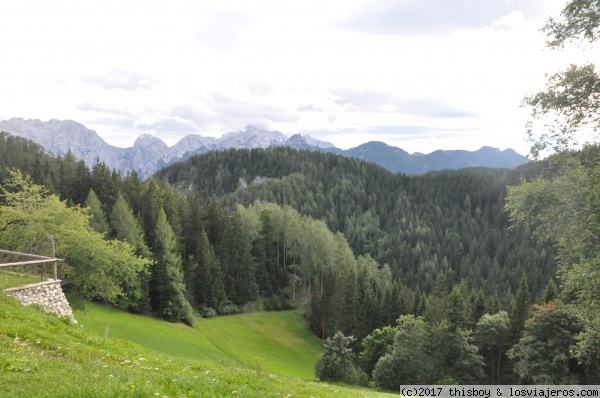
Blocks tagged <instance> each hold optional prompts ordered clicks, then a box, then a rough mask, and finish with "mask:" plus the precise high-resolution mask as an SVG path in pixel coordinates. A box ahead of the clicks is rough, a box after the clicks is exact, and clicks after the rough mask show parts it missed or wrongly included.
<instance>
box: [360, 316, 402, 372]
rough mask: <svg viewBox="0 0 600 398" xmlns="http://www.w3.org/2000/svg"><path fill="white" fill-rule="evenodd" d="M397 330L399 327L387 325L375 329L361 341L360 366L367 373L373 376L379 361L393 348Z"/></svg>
mask: <svg viewBox="0 0 600 398" xmlns="http://www.w3.org/2000/svg"><path fill="white" fill-rule="evenodd" d="M397 331H398V328H397V327H394V326H385V327H383V328H381V329H375V330H373V332H371V334H369V335H368V336H367V337H365V338H364V339H363V341H362V342H361V348H362V351H361V353H360V367H361V369H362V370H363V371H365V373H366V374H367V375H369V376H372V375H373V370H374V369H375V365H377V361H379V359H380V358H381V357H382V356H384V355H385V354H387V353H389V352H390V351H391V350H392V346H393V344H394V337H395V336H396V332H397Z"/></svg>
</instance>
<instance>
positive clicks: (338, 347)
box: [315, 330, 357, 384]
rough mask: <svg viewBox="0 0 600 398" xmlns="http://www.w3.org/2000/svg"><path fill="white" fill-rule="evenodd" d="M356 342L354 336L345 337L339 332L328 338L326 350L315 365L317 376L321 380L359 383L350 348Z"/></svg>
mask: <svg viewBox="0 0 600 398" xmlns="http://www.w3.org/2000/svg"><path fill="white" fill-rule="evenodd" d="M354 340H355V338H354V336H348V337H345V336H344V335H343V334H342V332H340V331H339V330H338V331H337V332H336V333H335V334H334V335H333V337H328V338H327V341H326V343H325V350H324V351H323V353H322V354H321V356H319V359H318V360H317V363H316V364H315V375H316V376H317V377H318V378H319V380H321V381H341V382H344V383H348V384H356V383H357V375H356V369H355V367H354V363H353V362H352V360H353V358H354V353H353V352H352V349H351V348H350V345H351V344H352V343H353V342H354Z"/></svg>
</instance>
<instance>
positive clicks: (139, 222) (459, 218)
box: [0, 135, 581, 389]
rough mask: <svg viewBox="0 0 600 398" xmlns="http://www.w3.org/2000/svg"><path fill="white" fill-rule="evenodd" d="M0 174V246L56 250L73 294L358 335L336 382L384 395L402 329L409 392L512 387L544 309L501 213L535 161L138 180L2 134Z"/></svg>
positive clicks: (271, 152)
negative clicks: (406, 170) (434, 385)
mask: <svg viewBox="0 0 600 398" xmlns="http://www.w3.org/2000/svg"><path fill="white" fill-rule="evenodd" d="M0 162H1V163H2V164H1V166H2V174H1V175H0V177H1V178H2V180H1V181H0V185H1V186H2V195H1V197H0V215H2V217H0V220H2V222H0V243H1V244H3V245H9V246H10V247H7V248H9V249H27V250H37V251H40V250H41V251H43V250H48V246H47V245H46V246H44V245H43V244H42V243H40V242H41V241H43V240H44V234H46V235H49V234H52V235H54V236H55V239H56V241H57V255H59V256H62V257H63V258H65V259H66V260H67V262H68V263H69V265H70V267H67V268H66V269H63V271H62V272H63V275H62V277H63V278H65V279H66V280H67V281H69V282H70V283H69V284H68V285H66V286H67V287H68V289H69V291H70V292H69V294H70V295H71V296H80V297H83V298H84V299H88V300H96V301H100V302H104V303H109V304H111V305H113V306H115V307H118V308H121V309H125V310H129V311H133V312H138V313H148V314H150V313H151V314H155V315H157V316H159V317H160V318H162V319H165V320H168V321H175V322H176V321H184V322H186V323H188V324H193V323H194V321H195V317H196V316H204V317H211V316H215V315H217V314H231V313H236V312H240V311H252V310H261V309H262V310H279V309H286V308H293V307H298V308H303V309H304V310H305V314H306V320H307V322H308V325H309V327H310V328H311V330H312V331H313V332H314V333H315V334H316V335H317V336H319V337H321V338H326V337H332V336H334V335H335V334H336V331H341V333H343V334H344V335H346V336H348V335H352V336H354V338H355V339H354V340H352V339H350V340H343V341H348V342H350V341H352V343H351V348H352V349H353V351H354V352H355V353H357V354H360V357H359V358H360V360H359V361H357V363H358V364H360V366H361V368H362V371H360V372H364V373H362V374H363V376H361V375H360V372H358V371H357V373H356V374H355V375H354V376H353V377H352V379H348V380H347V381H349V382H360V380H363V381H364V380H366V379H367V378H375V380H376V381H377V382H378V383H379V384H380V385H382V386H387V387H388V388H392V389H394V388H395V386H394V383H395V381H393V380H392V381H389V380H388V381H386V377H387V376H386V375H385V374H383V373H381V371H380V372H379V373H378V372H377V371H376V369H377V368H376V364H377V362H378V360H379V359H380V358H381V357H382V356H383V355H384V354H385V353H386V352H387V353H391V352H392V350H393V352H396V351H398V352H405V351H402V350H405V349H407V348H406V347H404V348H402V347H401V346H398V347H396V341H395V340H394V338H393V336H394V335H395V334H397V333H399V332H400V331H403V333H404V332H406V333H408V331H410V330H415V331H418V330H423V331H424V334H423V335H422V336H421V335H419V336H421V337H418V336H416V337H415V336H413V337H414V338H416V339H417V340H415V341H414V344H412V343H411V344H412V345H411V347H410V350H409V351H410V352H411V353H412V354H410V355H411V356H414V355H417V356H419V357H423V358H427V359H426V361H425V360H424V361H425V362H427V361H430V363H429V364H427V363H425V362H423V363H422V365H423V366H429V369H434V370H435V371H428V372H425V373H423V374H422V376H423V377H425V376H426V377H428V378H421V379H418V378H413V379H412V380H413V381H424V382H427V383H430V382H434V381H439V380H442V379H444V378H450V379H447V380H450V381H452V380H454V381H459V382H463V383H466V382H469V383H470V382H478V381H482V380H484V381H488V382H494V381H496V382H497V381H498V380H500V379H499V376H496V373H497V372H498V371H499V370H500V369H501V370H502V372H503V374H504V376H503V377H502V380H501V381H514V380H515V379H514V377H515V370H514V369H515V368H513V367H512V364H510V365H509V362H508V360H507V355H508V354H507V351H508V349H509V348H510V347H511V346H513V345H515V344H516V343H517V342H518V341H519V338H520V336H521V335H522V334H523V333H527V327H526V324H525V321H526V320H527V319H528V318H529V317H530V315H531V305H532V303H534V302H537V303H549V302H550V301H551V300H552V299H553V298H555V297H556V295H557V289H556V285H555V284H554V282H553V279H552V278H553V276H554V274H555V268H556V266H555V261H554V252H553V248H552V247H553V246H552V244H551V243H552V242H551V241H549V240H548V239H550V238H544V237H543V235H540V236H539V237H538V235H537V234H536V233H535V232H534V231H533V230H531V229H529V227H528V226H527V224H523V226H516V225H515V226H511V227H510V228H509V223H508V218H507V215H506V214H505V212H504V211H503V207H504V198H505V196H506V186H507V184H509V185H510V184H517V183H518V182H519V178H520V175H522V174H524V175H526V176H527V177H528V178H529V177H531V176H535V175H537V174H539V173H540V172H541V170H542V169H544V167H545V166H544V164H543V163H541V162H536V163H531V164H528V165H526V166H523V167H521V168H520V169H517V170H514V171H508V170H494V169H468V170H461V171H452V172H451V171H446V172H436V173H429V174H426V175H422V176H406V175H402V174H393V173H390V172H388V171H386V170H385V169H383V168H381V167H379V166H376V165H373V164H369V163H365V162H362V161H358V160H354V159H349V158H345V157H341V156H337V155H333V154H324V153H319V152H309V151H298V150H294V149H290V148H274V149H267V150H260V149H259V150H251V151H248V150H231V151H225V152H210V153H208V154H204V155H200V156H196V157H192V158H190V159H189V160H188V161H186V162H184V163H181V164H174V165H172V166H170V167H168V168H166V169H165V170H164V171H161V173H159V174H157V176H156V178H150V179H148V180H146V181H141V180H140V178H138V176H137V175H136V173H129V174H127V175H121V174H120V173H118V172H116V171H114V170H110V169H109V168H108V167H107V166H106V165H105V164H103V163H97V164H96V165H94V166H93V167H92V169H91V170H89V169H88V168H87V167H86V166H85V164H84V163H83V162H82V161H81V160H77V159H75V157H74V156H72V155H71V154H67V155H66V156H65V157H64V158H53V157H49V156H47V155H46V154H44V152H43V150H42V149H41V148H40V147H38V146H36V145H34V144H31V143H30V142H28V141H26V140H23V139H19V138H15V137H10V136H7V135H0ZM7 167H8V168H16V169H18V170H20V171H21V173H22V174H23V175H25V176H21V174H20V173H19V172H16V171H14V170H11V169H7ZM27 175H29V176H31V179H29V178H28V177H26V176H27ZM42 186H43V187H45V188H43V187H42ZM32 204H33V205H32ZM84 214H85V215H87V217H84V216H82V215H84ZM7 216H10V217H7ZM31 227H33V228H31ZM31 231H36V233H35V234H32V232H31ZM73 231H75V232H73ZM82 238H85V239H82ZM82 242H83V243H82ZM84 244H85V245H87V246H88V247H90V248H93V251H92V252H90V251H89V250H88V249H85V247H84V246H85V245H84ZM82 245H84V246H82ZM39 254H44V253H39ZM94 258H96V259H97V258H102V259H107V260H106V261H93V259H94ZM104 271H106V272H104ZM547 305H550V304H546V306H547ZM543 308H546V309H547V311H550V315H551V316H550V318H549V319H550V322H553V320H555V319H556V316H563V314H564V316H565V317H566V318H565V319H566V322H567V323H568V324H569V325H571V324H572V325H573V327H572V328H571V329H569V335H568V336H570V337H569V338H572V339H574V337H573V336H574V334H575V333H576V332H577V330H579V329H578V327H579V326H577V325H578V324H576V323H574V322H575V321H572V320H571V318H569V316H570V313H569V312H568V311H567V310H565V311H563V312H561V311H562V310H561V309H559V310H556V309H552V308H555V307H552V308H547V307H543ZM556 314H558V315H556ZM552 316H554V317H555V318H552ZM485 317H491V318H490V319H487V318H485ZM482 322H483V323H482ZM540 322H546V320H545V319H542V320H541V321H540ZM569 322H570V323H569ZM394 325H396V326H394ZM499 327H500V328H499ZM486 328H487V329H486ZM498 328H499V329H498ZM502 328H504V329H502ZM497 330H500V331H502V330H504V331H505V332H501V334H502V333H504V334H503V336H505V337H506V338H505V339H500V338H499V336H498V335H495V334H493V333H492V332H493V331H497ZM548 330H549V329H548ZM386 331H387V332H386ZM390 331H391V332H390ZM472 331H475V332H476V334H475V337H476V340H475V341H474V340H473V338H472V337H471V332H472ZM477 333H479V334H477ZM486 333H487V334H486ZM490 333H492V334H490ZM494 333H495V332H494ZM385 336H387V337H385ZM390 336H392V337H391V339H390ZM340 341H341V340H340ZM398 341H404V340H398ZM406 341H409V342H410V341H412V340H410V339H408V340H406ZM475 342H476V343H477V345H478V346H479V347H480V354H476V352H477V349H478V348H477V347H478V346H475V345H474V343H475ZM496 343H498V344H500V343H502V344H504V345H503V346H502V347H501V348H498V347H497V346H496V345H494V344H496ZM419 349H423V350H425V351H423V352H417V351H418V350H419ZM415 350H417V351H415ZM498 350H502V351H501V353H500V354H498V352H499V351H498ZM425 354H427V355H425ZM390 355H391V354H390ZM498 355H499V356H498ZM388 360H390V361H392V359H388ZM484 360H485V361H484ZM383 363H385V361H384V362H383ZM381 366H384V365H381ZM415 369H417V368H415ZM571 371H572V372H575V373H576V372H581V370H580V369H579V368H572V369H571ZM575 373H574V374H575ZM353 374H354V373H353ZM388 376H389V375H388ZM415 377H416V376H415ZM388 379H389V378H388ZM388 382H389V383H390V384H386V383H388Z"/></svg>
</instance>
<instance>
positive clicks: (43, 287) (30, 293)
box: [4, 279, 77, 323]
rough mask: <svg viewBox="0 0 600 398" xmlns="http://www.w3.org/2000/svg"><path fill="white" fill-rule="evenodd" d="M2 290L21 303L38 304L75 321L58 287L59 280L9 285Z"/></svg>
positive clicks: (46, 309) (48, 310)
mask: <svg viewBox="0 0 600 398" xmlns="http://www.w3.org/2000/svg"><path fill="white" fill-rule="evenodd" d="M4 292H5V293H7V294H10V295H11V296H13V297H14V298H15V299H16V300H17V301H18V302H20V303H21V304H23V305H30V304H38V305H39V306H41V307H42V308H43V309H44V310H45V311H47V312H52V313H54V314H56V315H58V316H64V317H67V318H69V319H71V321H72V322H73V323H77V321H76V320H75V318H74V317H73V311H72V310H71V306H70V305H69V302H68V301H67V298H66V297H65V294H64V293H63V291H62V288H61V287H60V280H54V279H49V280H47V281H46V282H40V283H32V284H29V285H24V286H19V287H11V288H8V289H4Z"/></svg>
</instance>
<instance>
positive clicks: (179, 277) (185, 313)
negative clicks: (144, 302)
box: [150, 208, 195, 325]
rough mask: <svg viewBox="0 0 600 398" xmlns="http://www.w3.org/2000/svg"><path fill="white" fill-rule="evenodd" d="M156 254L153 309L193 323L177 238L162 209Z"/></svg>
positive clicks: (153, 276)
mask: <svg viewBox="0 0 600 398" xmlns="http://www.w3.org/2000/svg"><path fill="white" fill-rule="evenodd" d="M155 237H156V240H155V244H154V257H155V259H156V263H155V264H154V266H153V267H152V279H151V283H150V294H151V304H152V309H153V310H154V311H156V312H157V313H158V314H159V316H160V317H161V318H163V319H165V320H167V321H170V322H178V321H181V320H182V321H184V322H185V323H187V324H190V325H191V324H193V323H194V321H195V319H194V316H193V314H192V308H191V305H190V304H189V302H188V301H187V299H186V298H185V296H184V290H185V285H184V283H183V269H182V261H181V256H180V254H179V253H178V251H177V241H176V239H175V234H174V233H173V229H172V228H171V226H170V225H169V223H168V221H167V216H166V214H165V212H164V210H163V209H162V208H161V209H160V210H159V212H158V218H157V222H156V231H155Z"/></svg>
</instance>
